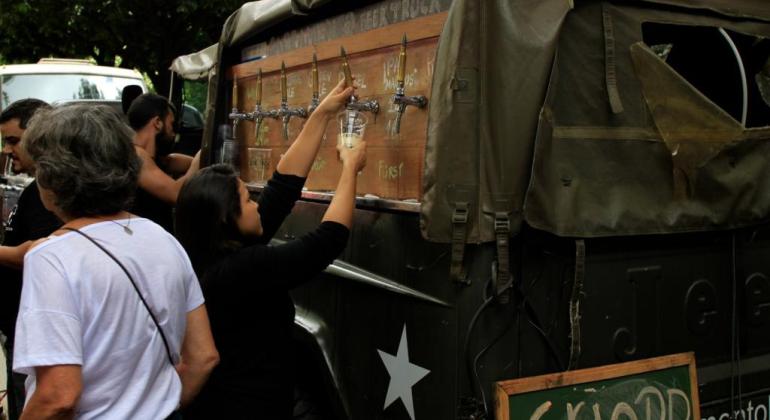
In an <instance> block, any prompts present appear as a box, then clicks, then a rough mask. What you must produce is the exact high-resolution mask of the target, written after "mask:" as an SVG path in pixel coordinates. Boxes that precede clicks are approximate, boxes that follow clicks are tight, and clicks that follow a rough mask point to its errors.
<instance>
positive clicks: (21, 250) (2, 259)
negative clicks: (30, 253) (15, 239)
mask: <svg viewBox="0 0 770 420" xmlns="http://www.w3.org/2000/svg"><path fill="white" fill-rule="evenodd" d="M31 245H32V241H27V242H24V243H23V244H21V245H18V246H0V265H4V266H6V267H11V268H17V269H21V268H22V266H23V265H24V254H26V253H27V250H29V248H30V246H31Z"/></svg>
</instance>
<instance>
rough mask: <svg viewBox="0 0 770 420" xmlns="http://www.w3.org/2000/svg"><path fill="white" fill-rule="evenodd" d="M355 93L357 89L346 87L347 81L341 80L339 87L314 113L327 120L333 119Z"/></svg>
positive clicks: (336, 87)
mask: <svg viewBox="0 0 770 420" xmlns="http://www.w3.org/2000/svg"><path fill="white" fill-rule="evenodd" d="M354 92H355V87H353V86H345V79H342V80H340V82H339V83H337V86H335V87H334V89H332V91H331V92H329V94H328V95H326V97H325V98H324V99H323V101H321V103H320V104H319V105H318V108H316V109H315V111H313V113H316V112H317V113H319V114H322V115H324V116H326V117H327V118H332V117H334V116H335V115H337V113H338V112H340V110H341V109H342V107H343V106H345V103H347V101H348V98H350V96H351V95H352V94H353V93H354Z"/></svg>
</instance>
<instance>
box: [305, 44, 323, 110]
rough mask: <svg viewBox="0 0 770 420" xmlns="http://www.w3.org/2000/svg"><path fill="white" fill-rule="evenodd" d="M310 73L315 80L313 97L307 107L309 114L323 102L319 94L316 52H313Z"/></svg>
mask: <svg viewBox="0 0 770 420" xmlns="http://www.w3.org/2000/svg"><path fill="white" fill-rule="evenodd" d="M310 73H311V77H312V80H313V98H312V99H311V100H310V106H308V107H307V114H308V115H310V114H312V113H313V111H315V109H316V108H318V105H319V104H320V103H321V99H320V98H319V95H318V59H317V58H316V55H315V53H313V67H312V69H311V70H310Z"/></svg>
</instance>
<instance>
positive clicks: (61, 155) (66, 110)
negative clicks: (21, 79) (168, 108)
mask: <svg viewBox="0 0 770 420" xmlns="http://www.w3.org/2000/svg"><path fill="white" fill-rule="evenodd" d="M132 137H133V132H132V131H131V129H130V128H129V127H128V126H127V125H126V123H124V122H123V121H122V120H121V116H120V115H119V114H118V112H117V111H116V110H114V109H113V108H111V107H109V106H106V105H90V104H89V105H83V104H72V105H63V106H59V107H56V108H53V109H51V110H41V111H39V112H37V113H36V114H35V116H34V117H33V118H32V119H31V120H30V123H29V128H28V129H27V130H26V131H25V132H24V139H25V140H24V142H23V143H22V144H23V147H24V148H25V149H26V150H27V152H28V153H29V155H30V156H31V157H32V160H34V162H35V166H36V168H37V170H36V177H37V182H38V184H39V185H40V186H41V187H43V188H45V189H48V190H51V192H53V194H54V197H55V198H54V200H55V202H54V204H55V205H56V207H58V208H59V209H60V210H61V211H62V212H63V213H64V214H66V215H67V216H69V217H73V218H77V217H84V216H102V215H109V214H114V213H117V212H119V211H121V210H125V209H126V208H127V207H128V206H129V205H130V204H131V202H132V200H133V198H134V193H135V192H136V187H137V182H138V178H139V170H140V169H141V161H140V160H139V157H138V156H137V155H136V150H135V149H134V145H133V143H132Z"/></svg>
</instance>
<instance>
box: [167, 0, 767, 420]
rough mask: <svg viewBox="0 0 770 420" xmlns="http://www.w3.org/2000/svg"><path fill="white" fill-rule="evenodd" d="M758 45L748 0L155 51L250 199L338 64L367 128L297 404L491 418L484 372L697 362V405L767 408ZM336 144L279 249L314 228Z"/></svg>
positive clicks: (758, 5)
mask: <svg viewBox="0 0 770 420" xmlns="http://www.w3.org/2000/svg"><path fill="white" fill-rule="evenodd" d="M768 37H770V6H769V5H768V4H767V2H766V1H765V0H633V1H632V0H614V1H601V0H536V1H529V0H481V1H479V0H454V1H452V0H381V1H356V2H349V1H348V2H346V1H333V0H327V1H324V0H315V1H314V0H294V1H289V0H263V1H259V2H252V3H247V4H245V5H244V6H243V7H241V8H240V9H239V10H238V11H236V12H235V13H234V14H233V15H232V16H231V17H230V18H229V19H228V20H227V22H226V24H225V25H224V28H223V31H222V36H221V39H220V41H219V43H218V44H217V45H214V46H212V47H210V48H208V49H207V50H205V51H202V52H200V53H197V54H191V55H190V56H185V57H180V58H179V59H178V60H177V61H176V62H175V63H174V66H173V70H174V71H175V72H176V73H177V74H179V75H181V76H183V77H188V78H204V79H206V80H207V81H208V86H209V91H208V104H207V109H206V112H205V113H204V115H205V126H204V130H203V142H202V150H203V155H204V160H205V161H208V162H209V163H211V162H217V161H222V160H224V161H227V160H232V161H233V162H234V163H235V164H236V166H238V167H239V169H240V174H241V177H242V178H243V179H244V180H245V181H247V182H248V183H249V186H250V188H251V191H252V192H253V193H254V194H259V192H260V190H261V188H262V186H263V185H264V183H265V181H266V179H268V178H269V176H270V174H271V172H272V171H273V170H274V168H275V165H276V162H277V161H278V160H279V159H280V156H281V153H282V152H283V151H285V150H286V148H287V147H288V146H289V144H290V143H291V141H292V140H293V138H294V137H295V136H296V135H297V133H298V132H299V130H300V129H301V127H302V124H303V118H305V117H306V116H307V115H308V112H310V111H312V107H313V104H315V103H317V100H318V98H319V97H323V95H324V94H325V93H327V92H328V91H329V90H330V89H331V88H332V87H333V86H334V84H335V83H336V81H337V80H339V78H340V77H344V75H345V70H344V68H348V69H349V70H350V72H351V74H352V76H353V77H354V78H355V81H356V84H357V85H358V90H357V98H356V99H357V100H356V101H355V102H353V103H352V104H351V107H352V108H355V109H356V110H357V111H359V112H360V113H361V114H362V115H364V116H365V117H366V119H367V121H368V122H367V124H366V130H365V135H364V137H365V139H366V141H367V144H368V164H367V167H366V168H365V169H364V171H363V173H362V174H361V175H360V181H359V189H358V199H357V209H356V214H355V226H354V227H353V228H352V230H351V237H350V242H349V245H348V247H347V249H346V250H345V252H344V254H343V255H341V256H340V258H339V259H338V260H337V261H335V263H334V264H333V265H331V266H329V267H328V269H327V270H326V271H325V273H324V274H322V275H321V276H320V277H319V278H318V279H315V280H314V281H311V282H310V283H308V284H306V285H304V286H302V287H300V288H298V289H297V290H295V291H294V292H293V294H292V296H293V298H294V301H295V303H296V319H295V325H296V338H297V348H298V349H299V354H300V355H301V357H298V360H297V364H298V366H300V367H301V371H302V372H303V374H302V378H301V382H300V385H301V388H302V392H299V393H298V395H299V396H300V397H299V398H298V409H297V410H296V411H297V415H298V416H299V415H300V414H301V413H300V412H301V411H302V410H300V408H299V406H302V407H314V408H313V412H315V413H317V416H318V417H317V418H339V419H412V420H414V419H481V418H492V417H493V416H498V418H503V417H501V416H502V415H503V414H502V413H500V410H497V412H496V409H495V393H494V389H495V385H494V384H495V382H497V381H501V380H507V379H514V378H527V377H532V376H536V375H541V374H545V373H553V372H563V371H568V370H569V371H572V370H575V369H581V368H591V367H598V366H604V365H610V364H614V363H618V362H624V361H631V360H639V359H645V358H649V357H653V356H663V355H670V354H674V353H681V352H694V355H695V358H696V361H697V381H698V385H697V391H698V394H699V397H700V416H701V417H702V418H704V419H715V420H716V419H720V420H721V419H727V418H737V417H738V416H742V417H741V418H745V419H751V418H755V419H758V420H759V419H767V418H768V416H769V414H768V411H769V410H770V407H769V406H768V405H769V404H770V400H769V395H770V334H768V331H769V328H770V279H768V276H769V275H770V258H768V256H769V255H770V254H769V252H770V231H768V228H767V222H768V216H770V161H768V159H770V127H769V126H770V61H769V59H770V40H768ZM341 47H342V48H343V49H344V52H343V51H341ZM338 133H339V127H338V126H337V124H336V123H332V124H330V127H329V129H328V131H327V133H326V136H327V138H326V139H325V140H324V143H323V145H322V147H321V151H320V152H319V155H318V158H317V160H316V162H315V164H314V166H313V170H312V172H311V175H310V177H309V179H308V181H307V184H306V190H305V191H304V192H303V196H302V199H301V200H300V202H298V203H297V205H296V207H295V209H294V211H293V214H292V215H291V216H290V218H289V219H288V220H287V222H286V223H285V224H284V226H283V228H282V230H281V231H280V233H279V235H277V236H276V238H277V239H278V240H290V239H292V238H295V237H297V236H299V235H301V234H303V233H305V232H307V231H309V230H311V229H313V228H314V227H315V226H316V225H317V224H318V223H319V221H320V218H321V215H322V214H323V212H324V210H325V209H326V207H327V205H328V202H329V200H330V197H331V196H332V194H333V191H332V190H333V188H334V185H335V184H334V181H335V180H336V178H337V176H338V173H339V171H340V164H339V163H338V162H337V159H336V151H335V145H336V142H337V135H338ZM586 392H588V391H586ZM624 404H625V403H624ZM644 404H645V402H644V401H641V402H640V401H636V402H634V401H631V402H629V403H628V404H626V405H627V406H628V408H625V407H626V406H623V409H624V410H630V411H622V410H621V411H618V412H613V411H612V410H610V411H602V410H604V408H601V409H599V408H597V409H596V410H595V411H593V412H592V411H590V410H589V409H584V410H583V412H581V413H580V414H579V415H578V414H577V411H573V412H571V414H570V416H571V417H570V416H565V417H564V418H592V419H598V418H602V419H609V418H613V419H614V418H634V419H636V418H644V413H647V417H646V418H648V419H650V418H656V419H657V418H663V417H660V416H659V415H658V414H657V412H656V411H655V410H653V411H655V414H654V415H653V416H651V417H650V412H651V411H650V406H649V404H650V403H649V400H647V402H646V404H648V405H647V407H646V408H645V407H643V405H644ZM597 407H598V405H597ZM602 407H604V406H602ZM546 408H547V407H546ZM573 408H574V407H573ZM610 408H611V407H610ZM660 409H661V410H663V407H660ZM575 410H578V409H577V408H576V409H575ZM645 410H646V411H645ZM689 413H690V412H689V411H688V414H687V415H686V416H685V415H682V416H678V415H673V414H669V415H668V416H669V418H689V417H690V416H691V414H689ZM736 413H737V414H736ZM664 414H665V413H664ZM549 415H550V413H546V412H544V411H542V410H541V411H539V412H537V413H535V414H532V413H531V412H524V411H516V407H511V408H510V418H525V419H527V418H533V419H534V418H543V419H547V418H557V417H556V416H554V417H548V416H549ZM538 416H542V417H538ZM505 418H508V417H505ZM559 418H561V417H559Z"/></svg>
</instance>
